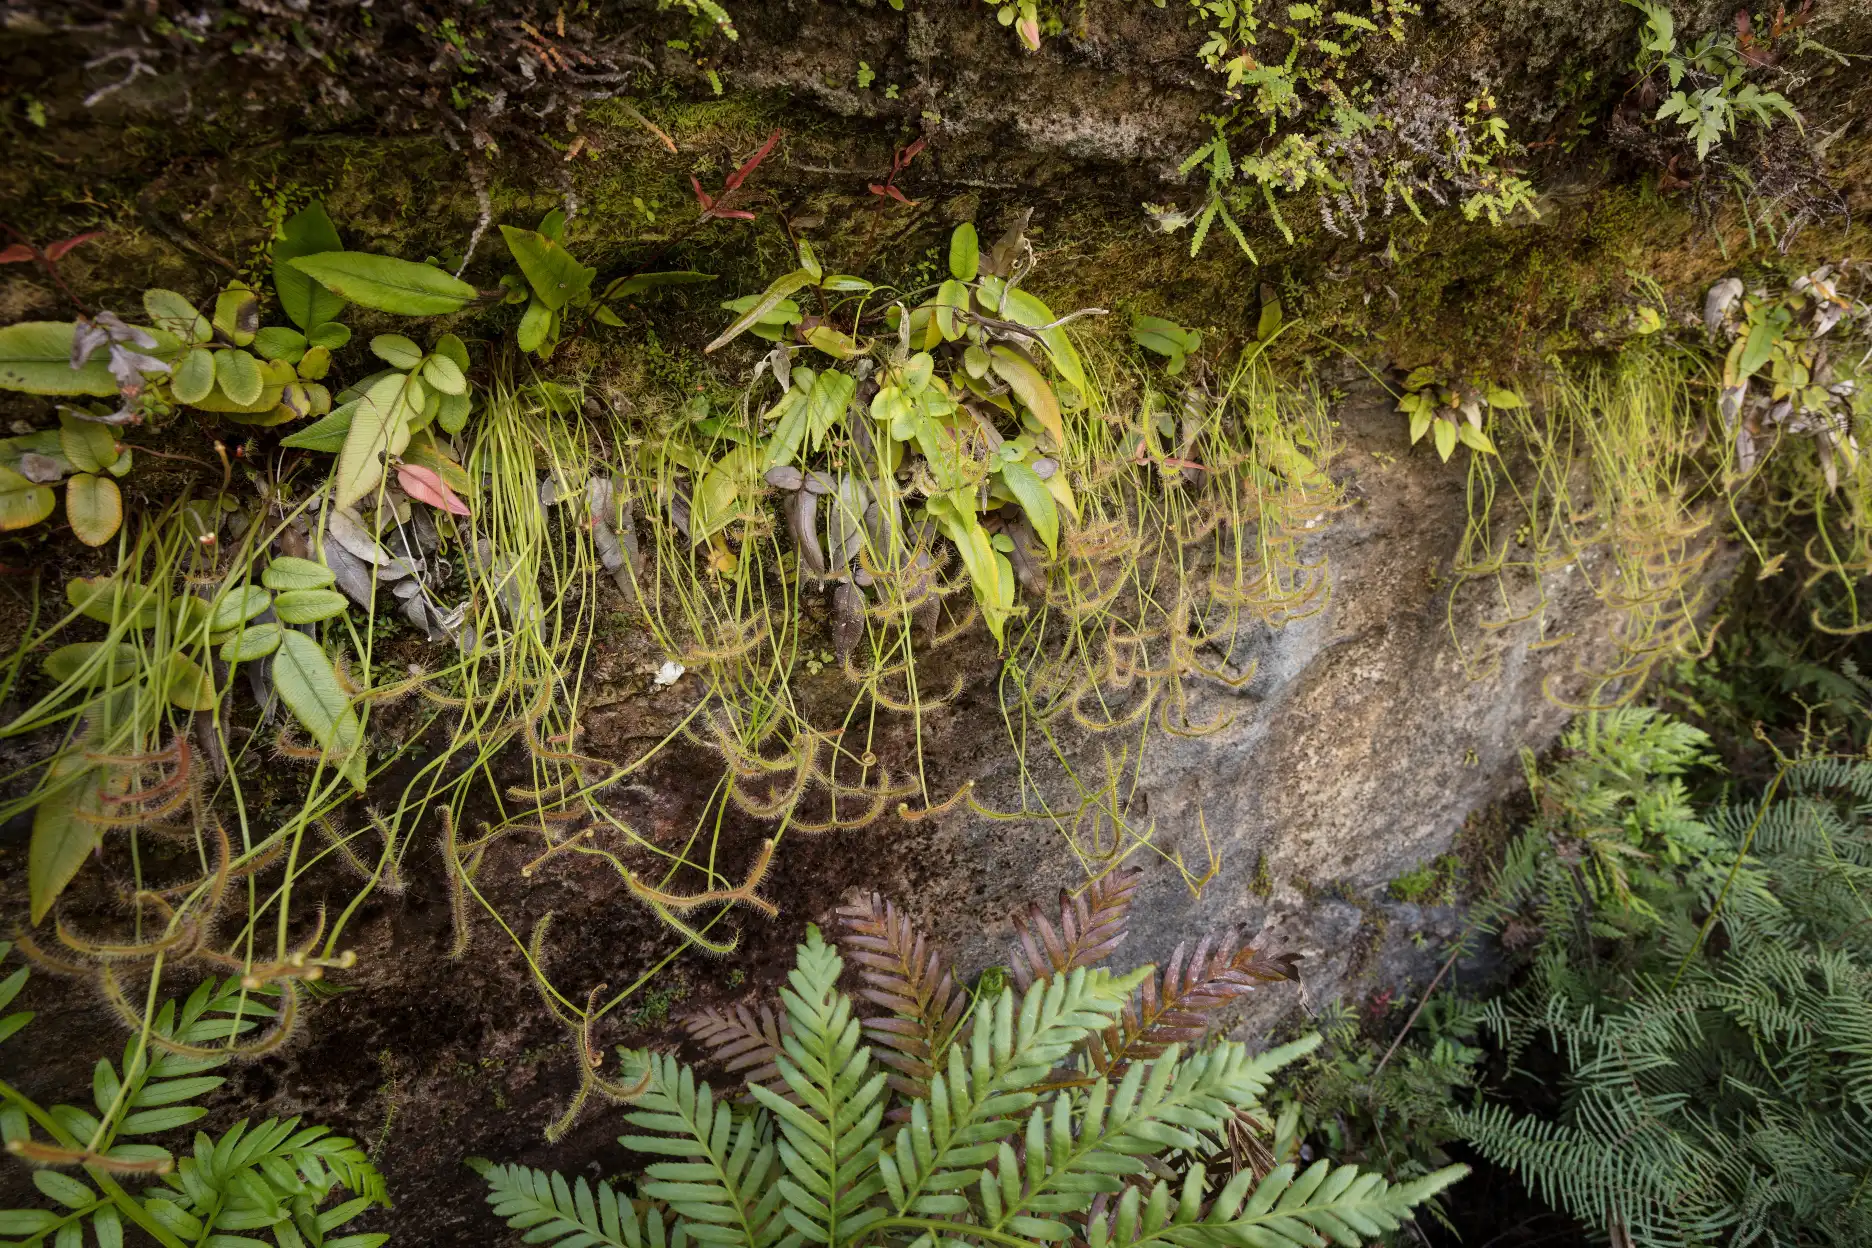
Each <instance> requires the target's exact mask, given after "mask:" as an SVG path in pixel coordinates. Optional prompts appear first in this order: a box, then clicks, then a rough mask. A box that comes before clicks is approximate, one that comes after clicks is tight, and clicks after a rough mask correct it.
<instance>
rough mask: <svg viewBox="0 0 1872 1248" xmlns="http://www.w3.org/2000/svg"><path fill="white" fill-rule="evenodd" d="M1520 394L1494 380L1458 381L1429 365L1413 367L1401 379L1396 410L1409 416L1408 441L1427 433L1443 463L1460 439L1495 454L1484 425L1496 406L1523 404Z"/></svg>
mask: <svg viewBox="0 0 1872 1248" xmlns="http://www.w3.org/2000/svg"><path fill="white" fill-rule="evenodd" d="M1526 405H1527V404H1526V401H1525V400H1524V399H1522V397H1521V395H1520V394H1519V393H1517V392H1516V391H1514V390H1510V389H1509V388H1508V387H1506V386H1501V385H1497V384H1495V383H1494V382H1482V381H1471V382H1468V383H1466V384H1463V385H1457V384H1454V383H1451V382H1448V381H1445V380H1443V379H1442V376H1441V374H1440V373H1439V372H1438V371H1437V369H1436V368H1435V367H1433V366H1431V365H1428V364H1426V365H1424V366H1422V367H1421V368H1415V369H1412V370H1411V372H1410V374H1409V375H1408V376H1407V377H1405V379H1404V393H1403V395H1402V396H1400V397H1399V399H1398V411H1400V412H1402V413H1403V414H1404V415H1406V416H1408V417H1410V440H1411V445H1412V446H1415V445H1417V443H1419V442H1421V441H1423V438H1424V435H1425V434H1430V435H1431V438H1432V441H1433V442H1434V443H1435V445H1436V451H1437V455H1438V456H1439V457H1440V458H1441V459H1442V460H1443V462H1444V463H1446V464H1447V463H1448V462H1449V457H1450V456H1451V455H1453V454H1455V453H1456V446H1457V444H1458V443H1461V444H1462V445H1463V446H1466V447H1468V448H1469V449H1470V450H1472V451H1475V452H1478V453H1480V454H1483V455H1493V454H1495V443H1494V442H1493V441H1491V440H1490V438H1489V436H1488V433H1487V430H1486V429H1485V427H1484V426H1485V425H1486V424H1487V423H1488V416H1489V415H1490V414H1492V413H1493V412H1495V411H1496V410H1498V409H1500V410H1509V409H1514V408H1520V407H1525V406H1526Z"/></svg>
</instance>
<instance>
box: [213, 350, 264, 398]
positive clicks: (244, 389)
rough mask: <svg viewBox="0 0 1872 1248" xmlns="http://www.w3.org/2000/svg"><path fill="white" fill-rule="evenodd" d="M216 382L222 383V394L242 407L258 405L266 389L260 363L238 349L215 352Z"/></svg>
mask: <svg viewBox="0 0 1872 1248" xmlns="http://www.w3.org/2000/svg"><path fill="white" fill-rule="evenodd" d="M215 380H216V381H218V382H220V383H221V393H223V394H225V395H227V397H228V398H229V399H230V400H232V401H233V402H234V403H237V404H239V405H240V406H242V407H246V406H249V405H250V404H253V403H257V402H258V401H259V399H260V392H261V391H262V390H263V389H265V387H266V381H265V379H264V378H263V377H262V376H261V375H260V361H258V360H256V359H254V357H253V356H251V355H249V354H247V353H246V352H245V351H241V350H238V349H235V350H224V351H217V352H215Z"/></svg>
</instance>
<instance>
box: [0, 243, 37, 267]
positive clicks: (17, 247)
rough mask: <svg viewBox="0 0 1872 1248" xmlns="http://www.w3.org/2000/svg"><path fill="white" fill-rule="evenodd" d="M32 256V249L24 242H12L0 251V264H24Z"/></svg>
mask: <svg viewBox="0 0 1872 1248" xmlns="http://www.w3.org/2000/svg"><path fill="white" fill-rule="evenodd" d="M32 258H33V249H32V248H30V247H28V246H27V245H26V244H25V243H14V244H13V245H12V246H11V247H9V248H7V249H6V250H5V251H0V264H24V263H26V262H27V261H28V260H31V259H32Z"/></svg>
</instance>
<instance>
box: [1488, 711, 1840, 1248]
mask: <svg viewBox="0 0 1872 1248" xmlns="http://www.w3.org/2000/svg"><path fill="white" fill-rule="evenodd" d="M1614 727H1615V730H1614V731H1612V732H1609V733H1604V734H1602V735H1600V736H1599V737H1598V738H1597V740H1596V741H1593V742H1584V738H1581V737H1579V736H1578V734H1574V735H1572V736H1570V737H1569V743H1570V744H1574V748H1580V745H1579V744H1575V743H1584V744H1586V751H1585V753H1584V754H1583V755H1582V757H1581V758H1577V759H1575V760H1570V761H1569V762H1568V763H1566V764H1563V765H1562V770H1563V771H1564V770H1566V769H1568V768H1573V769H1574V770H1573V771H1572V773H1571V775H1570V778H1569V779H1570V784H1569V787H1568V788H1567V789H1566V793H1567V798H1566V810H1567V812H1569V813H1568V815H1567V817H1569V818H1570V817H1573V816H1574V815H1575V814H1576V813H1577V812H1582V811H1584V812H1593V815H1592V817H1600V818H1603V817H1605V816H1606V814H1607V812H1620V811H1622V812H1626V813H1628V814H1629V813H1632V812H1641V811H1646V810H1652V811H1660V810H1663V811H1671V812H1674V811H1675V808H1676V807H1677V806H1678V805H1679V803H1680V797H1681V795H1680V793H1679V792H1678V791H1677V789H1676V778H1675V775H1674V774H1672V773H1673V772H1674V770H1676V769H1679V768H1680V767H1681V766H1682V765H1685V764H1686V763H1687V762H1688V761H1689V760H1691V759H1692V758H1693V756H1694V755H1695V753H1696V752H1697V751H1698V750H1699V749H1700V744H1701V743H1700V741H1698V740H1696V739H1695V737H1694V736H1693V735H1692V734H1690V733H1684V732H1673V731H1672V729H1673V725H1671V724H1669V723H1668V722H1665V721H1661V720H1658V719H1654V718H1645V717H1636V716H1634V717H1628V718H1626V719H1625V720H1624V721H1623V722H1622V723H1620V724H1617V725H1615V726H1614ZM1676 727H1681V726H1676ZM1588 771H1590V775H1588V774H1587V772H1588ZM1777 787H1778V789H1779V791H1778V792H1776V791H1774V790H1771V791H1769V792H1767V793H1764V795H1763V796H1762V797H1761V798H1759V799H1757V800H1754V801H1750V802H1745V803H1742V804H1740V805H1737V806H1734V807H1731V808H1728V809H1725V810H1721V811H1718V812H1716V813H1715V814H1714V815H1712V816H1711V817H1710V818H1709V819H1708V822H1707V823H1702V822H1695V828H1696V829H1699V830H1700V832H1699V835H1700V836H1701V837H1703V838H1706V843H1707V845H1708V846H1709V851H1708V852H1707V853H1705V854H1701V855H1692V854H1687V853H1678V854H1677V855H1676V857H1677V858H1678V861H1676V862H1675V863H1671V864H1670V865H1669V866H1668V867H1667V868H1664V869H1660V870H1657V871H1655V872H1653V873H1652V874H1651V875H1650V877H1649V879H1648V880H1639V881H1637V883H1636V885H1635V886H1636V887H1638V888H1639V889H1640V890H1641V892H1640V894H1639V895H1637V896H1635V897H1634V898H1632V899H1631V901H1630V902H1621V900H1620V899H1619V898H1617V897H1615V896H1612V895H1609V894H1604V893H1594V892H1593V891H1591V890H1590V889H1582V888H1581V887H1580V886H1579V881H1578V876H1577V875H1576V873H1575V871H1574V870H1573V869H1572V867H1571V866H1570V865H1569V864H1568V863H1567V862H1566V861H1565V860H1564V859H1563V858H1562V857H1560V856H1559V855H1558V854H1555V853H1553V852H1551V850H1549V851H1548V852H1547V853H1545V854H1544V855H1536V856H1535V857H1534V858H1532V859H1531V860H1530V863H1531V865H1526V866H1524V867H1523V868H1521V869H1518V871H1517V873H1516V881H1515V890H1514V891H1515V893H1516V894H1517V896H1519V897H1521V898H1522V899H1523V900H1524V901H1525V902H1531V903H1532V904H1535V905H1537V906H1539V907H1540V908H1541V914H1542V927H1543V929H1544V932H1545V935H1544V937H1543V940H1542V943H1541V947H1540V949H1539V950H1538V952H1537V954H1536V956H1535V958H1534V961H1533V976H1532V981H1531V982H1530V983H1529V984H1528V985H1527V986H1526V987H1525V988H1524V989H1523V990H1521V991H1519V992H1517V993H1515V994H1512V995H1511V996H1509V997H1508V998H1506V999H1505V1000H1500V1001H1497V1002H1494V1003H1492V1005H1491V1008H1490V1009H1489V1010H1488V1011H1487V1012H1486V1014H1485V1021H1486V1024H1487V1026H1488V1028H1489V1029H1490V1030H1491V1031H1493V1032H1494V1033H1495V1035H1496V1036H1497V1038H1498V1039H1499V1040H1500V1041H1501V1042H1502V1043H1503V1045H1504V1047H1505V1048H1506V1050H1507V1053H1508V1056H1509V1058H1510V1059H1511V1060H1513V1061H1519V1060H1521V1059H1522V1057H1523V1055H1525V1054H1526V1053H1527V1052H1528V1050H1529V1048H1530V1047H1531V1046H1533V1045H1534V1044H1536V1043H1545V1044H1546V1045H1547V1046H1548V1047H1550V1048H1551V1049H1552V1050H1553V1051H1554V1052H1555V1053H1556V1054H1558V1056H1559V1057H1560V1058H1561V1060H1562V1062H1563V1064H1564V1068H1565V1071H1566V1079H1565V1084H1564V1092H1565V1095H1564V1099H1563V1103H1562V1107H1561V1112H1560V1113H1559V1115H1558V1116H1557V1117H1556V1118H1553V1119H1541V1118H1534V1117H1529V1116H1524V1115H1516V1114H1513V1113H1511V1112H1509V1111H1508V1110H1506V1109H1505V1108H1503V1107H1501V1106H1499V1105H1486V1104H1484V1105H1479V1106H1477V1107H1476V1108H1474V1109H1470V1110H1458V1111H1456V1112H1455V1114H1454V1118H1455V1121H1456V1125H1457V1127H1458V1128H1459V1129H1460V1130H1461V1131H1462V1132H1463V1134H1464V1135H1466V1136H1467V1137H1468V1139H1469V1140H1470V1141H1471V1143H1473V1144H1474V1145H1475V1146H1476V1147H1477V1148H1478V1150H1479V1151H1481V1153H1482V1154H1483V1155H1484V1156H1486V1157H1488V1158H1490V1159H1491V1160H1493V1161H1495V1162H1497V1163H1499V1164H1502V1165H1506V1166H1509V1167H1511V1168H1513V1169H1514V1170H1516V1171H1517V1172H1518V1173H1519V1174H1521V1175H1522V1176H1523V1177H1524V1178H1525V1179H1526V1181H1527V1182H1528V1184H1529V1186H1530V1187H1531V1188H1533V1189H1534V1190H1535V1191H1536V1192H1538V1193H1539V1194H1541V1195H1542V1197H1543V1198H1544V1199H1546V1200H1548V1201H1549V1202H1550V1203H1553V1204H1555V1205H1557V1206H1560V1207H1563V1208H1565V1209H1567V1210H1569V1211H1570V1212H1572V1213H1573V1214H1574V1215H1575V1216H1577V1217H1579V1218H1581V1219H1582V1220H1584V1221H1586V1222H1588V1223H1590V1224H1594V1225H1597V1226H1600V1227H1603V1228H1605V1229H1606V1230H1607V1231H1608V1232H1609V1233H1610V1232H1613V1231H1615V1230H1616V1232H1617V1233H1618V1234H1621V1235H1623V1236H1625V1237H1626V1238H1628V1239H1629V1241H1630V1242H1631V1243H1632V1244H1634V1245H1638V1246H1640V1248H1688V1246H1690V1245H1703V1244H1707V1243H1712V1242H1718V1241H1720V1242H1724V1243H1733V1244H1737V1245H1743V1244H1754V1243H1761V1244H1829V1245H1840V1246H1841V1248H1844V1246H1845V1245H1859V1244H1865V1243H1869V1242H1872V1201H1868V1200H1867V1198H1866V1193H1867V1192H1868V1191H1869V1190H1872V1126H1868V1123H1869V1122H1872V822H1869V819H1868V816H1872V809H1868V805H1867V802H1866V795H1867V794H1872V763H1868V762H1866V761H1864V760H1852V761H1848V760H1841V759H1816V760H1812V761H1808V762H1802V763H1797V764H1790V765H1789V767H1788V769H1787V770H1786V772H1785V774H1784V777H1783V780H1782V781H1778V782H1777ZM1647 789H1649V790H1650V792H1649V793H1647ZM1693 822H1694V821H1693ZM1553 826H1554V828H1555V830H1557V831H1560V832H1562V833H1564V832H1565V830H1566V827H1567V824H1566V823H1565V822H1564V820H1563V821H1561V822H1559V823H1557V824H1556V825H1553ZM1664 826H1666V825H1665V824H1662V823H1660V824H1656V825H1654V826H1653V829H1652V832H1653V833H1654V832H1655V831H1656V829H1657V828H1659V827H1664ZM1668 826H1669V827H1672V828H1676V829H1678V830H1679V831H1678V832H1666V833H1664V834H1662V840H1661V842H1660V841H1659V840H1647V841H1646V842H1644V843H1645V844H1646V845H1647V847H1648V848H1651V849H1653V850H1658V849H1660V848H1662V849H1663V850H1664V851H1665V852H1663V853H1662V854H1660V857H1662V858H1664V860H1665V861H1666V862H1667V863H1669V862H1670V858H1671V854H1670V852H1669V851H1670V849H1671V848H1672V847H1673V846H1674V847H1676V848H1678V849H1681V848H1682V846H1683V845H1684V844H1685V842H1684V841H1683V840H1681V839H1673V838H1679V837H1680V835H1681V829H1682V827H1684V826H1685V824H1684V822H1683V821H1676V820H1674V815H1673V821H1671V822H1670V823H1669V824H1668ZM1647 835H1651V833H1647ZM1543 839H1544V838H1543ZM1745 848H1746V851H1747V852H1746V854H1745V853H1744V850H1745ZM1637 905H1644V906H1647V907H1648V908H1649V916H1650V917H1647V918H1646V919H1645V920H1644V921H1642V922H1639V923H1635V924H1634V923H1633V922H1631V920H1630V913H1629V909H1630V908H1631V907H1634V906H1637ZM1622 906H1624V907H1626V909H1625V910H1621V907H1622ZM1705 916H1707V917H1705ZM1606 933H1610V934H1612V935H1613V936H1615V937H1616V939H1615V940H1614V941H1612V942H1608V941H1607V940H1606V939H1605V935H1604V934H1606Z"/></svg>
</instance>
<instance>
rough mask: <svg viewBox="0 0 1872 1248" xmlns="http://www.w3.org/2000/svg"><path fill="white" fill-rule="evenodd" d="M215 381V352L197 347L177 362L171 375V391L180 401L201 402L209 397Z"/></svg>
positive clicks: (176, 399)
mask: <svg viewBox="0 0 1872 1248" xmlns="http://www.w3.org/2000/svg"><path fill="white" fill-rule="evenodd" d="M214 383H215V362H214V352H212V351H210V350H208V349H207V348H206V347H195V348H192V349H191V350H190V351H189V352H188V354H186V355H184V356H183V357H182V358H181V359H180V360H178V361H177V362H176V366H175V371H174V372H173V373H171V374H170V375H169V393H170V394H171V395H172V396H174V398H175V401H176V402H178V403H188V404H194V403H199V402H200V401H201V400H203V399H205V398H207V397H208V392H209V391H210V390H213V389H214Z"/></svg>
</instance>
